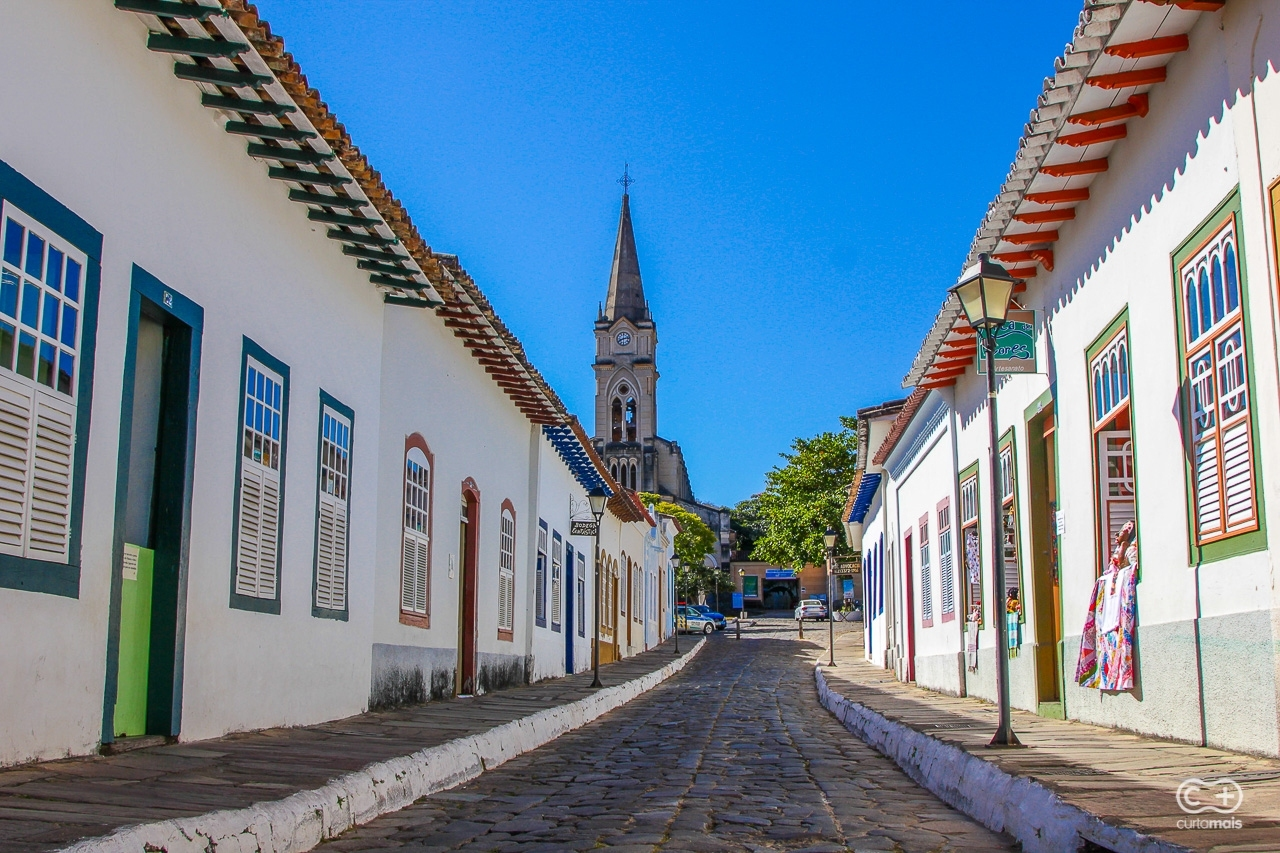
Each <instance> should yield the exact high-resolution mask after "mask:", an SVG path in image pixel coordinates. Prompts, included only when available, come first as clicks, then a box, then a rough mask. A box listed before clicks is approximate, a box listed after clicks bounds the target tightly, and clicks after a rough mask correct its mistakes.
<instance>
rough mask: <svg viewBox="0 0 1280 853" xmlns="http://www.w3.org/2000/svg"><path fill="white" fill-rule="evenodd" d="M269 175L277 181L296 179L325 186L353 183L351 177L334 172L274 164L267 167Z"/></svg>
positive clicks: (303, 182)
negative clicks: (312, 170)
mask: <svg viewBox="0 0 1280 853" xmlns="http://www.w3.org/2000/svg"><path fill="white" fill-rule="evenodd" d="M267 177H269V178H275V179H276V180H277V181H296V182H297V183H299V184H313V185H315V186H324V187H340V186H343V185H344V184H349V183H351V179H350V178H344V177H342V176H341V175H335V174H333V173H332V172H308V171H307V170H306V169H293V168H290V167H288V166H272V167H270V168H269V169H267Z"/></svg>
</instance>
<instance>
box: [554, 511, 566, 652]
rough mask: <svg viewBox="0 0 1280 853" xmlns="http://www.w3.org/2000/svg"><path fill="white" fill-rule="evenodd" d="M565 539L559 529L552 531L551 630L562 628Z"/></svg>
mask: <svg viewBox="0 0 1280 853" xmlns="http://www.w3.org/2000/svg"><path fill="white" fill-rule="evenodd" d="M563 555H564V540H563V539H561V538H560V533H559V532H558V531H554V530H553V531H552V532H551V630H553V631H559V630H560V618H561V612H560V608H561V607H562V606H563V605H562V601H563V596H562V594H561V593H562V590H561V586H562V584H563V578H564V556H563Z"/></svg>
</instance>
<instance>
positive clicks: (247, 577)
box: [236, 464, 280, 598]
mask: <svg viewBox="0 0 1280 853" xmlns="http://www.w3.org/2000/svg"><path fill="white" fill-rule="evenodd" d="M279 535H280V482H279V476H278V475H277V474H276V472H274V471H272V470H270V469H265V468H262V467H259V466H256V465H249V464H244V465H243V466H242V468H241V471H240V528H239V531H238V533H237V549H236V592H237V593H239V594H240V595H247V596H250V597H252V598H275V597H276V572H277V559H276V558H277V556H278V548H279Z"/></svg>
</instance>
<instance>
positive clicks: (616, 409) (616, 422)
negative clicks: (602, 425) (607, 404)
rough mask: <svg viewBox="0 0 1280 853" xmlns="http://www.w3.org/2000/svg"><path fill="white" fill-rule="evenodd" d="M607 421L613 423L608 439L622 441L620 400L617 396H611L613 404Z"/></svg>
mask: <svg viewBox="0 0 1280 853" xmlns="http://www.w3.org/2000/svg"><path fill="white" fill-rule="evenodd" d="M609 422H610V423H611V424H612V425H613V427H612V429H611V430H610V433H611V438H610V439H609V440H610V441H622V401H621V400H619V399H618V398H617V397H614V398H613V406H612V412H611V416H610V418H609Z"/></svg>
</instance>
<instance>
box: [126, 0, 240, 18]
mask: <svg viewBox="0 0 1280 853" xmlns="http://www.w3.org/2000/svg"><path fill="white" fill-rule="evenodd" d="M116 8H117V9H119V10H121V11H123V12H141V13H143V14H144V15H156V16H158V17H161V18H189V19H191V20H195V21H203V20H205V19H206V18H210V17H212V16H214V15H225V14H227V13H226V12H224V11H223V10H222V9H220V8H218V7H217V6H196V5H194V4H192V3H179V2H177V0H116Z"/></svg>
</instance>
